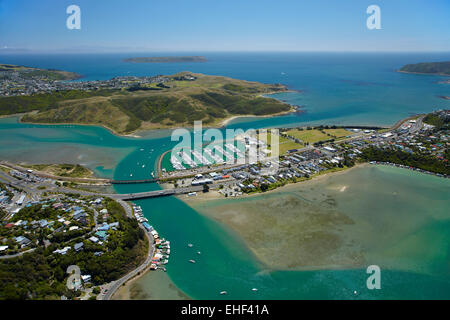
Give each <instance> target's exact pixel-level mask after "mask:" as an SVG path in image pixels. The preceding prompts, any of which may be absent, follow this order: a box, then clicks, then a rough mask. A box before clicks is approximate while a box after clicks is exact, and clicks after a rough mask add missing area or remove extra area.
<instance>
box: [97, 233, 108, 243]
mask: <svg viewBox="0 0 450 320" xmlns="http://www.w3.org/2000/svg"><path fill="white" fill-rule="evenodd" d="M95 235H96V236H97V237H98V238H99V239H100V240H101V241H105V240H106V238H107V237H108V235H107V234H106V231H97V232H96V233H95Z"/></svg>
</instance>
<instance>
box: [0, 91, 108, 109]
mask: <svg viewBox="0 0 450 320" xmlns="http://www.w3.org/2000/svg"><path fill="white" fill-rule="evenodd" d="M114 92H116V91H114V90H97V91H79V90H67V91H59V92H53V93H45V94H36V95H31V96H13V97H0V115H10V114H16V113H25V112H30V111H34V110H39V111H40V112H44V111H47V110H50V109H56V108H59V107H60V103H61V102H62V101H68V100H77V99H85V98H90V97H97V96H109V95H111V94H113V93H114Z"/></svg>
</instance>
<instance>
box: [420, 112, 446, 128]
mask: <svg viewBox="0 0 450 320" xmlns="http://www.w3.org/2000/svg"><path fill="white" fill-rule="evenodd" d="M423 122H425V123H427V124H430V125H432V126H435V127H436V129H442V128H443V127H444V126H446V125H448V123H449V120H448V119H443V118H442V117H440V116H439V115H438V114H436V113H429V114H427V115H426V117H425V118H424V119H423Z"/></svg>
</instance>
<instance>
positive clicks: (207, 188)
mask: <svg viewBox="0 0 450 320" xmlns="http://www.w3.org/2000/svg"><path fill="white" fill-rule="evenodd" d="M203 192H205V193H206V192H209V186H208V185H207V184H204V185H203Z"/></svg>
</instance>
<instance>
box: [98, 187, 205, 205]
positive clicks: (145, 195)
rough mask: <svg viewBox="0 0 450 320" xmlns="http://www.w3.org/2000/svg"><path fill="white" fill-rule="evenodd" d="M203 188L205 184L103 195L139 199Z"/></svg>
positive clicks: (123, 198)
mask: <svg viewBox="0 0 450 320" xmlns="http://www.w3.org/2000/svg"><path fill="white" fill-rule="evenodd" d="M202 190H203V186H194V187H186V188H175V189H166V190H155V191H147V192H138V193H124V194H103V196H107V197H110V198H113V199H116V200H124V201H133V200H139V199H147V198H157V197H166V196H172V195H177V194H186V193H189V192H199V191H202Z"/></svg>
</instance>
